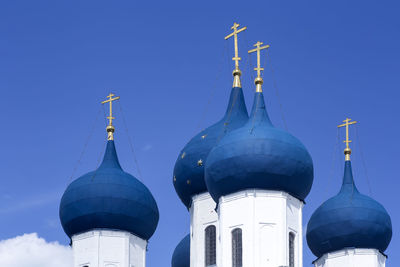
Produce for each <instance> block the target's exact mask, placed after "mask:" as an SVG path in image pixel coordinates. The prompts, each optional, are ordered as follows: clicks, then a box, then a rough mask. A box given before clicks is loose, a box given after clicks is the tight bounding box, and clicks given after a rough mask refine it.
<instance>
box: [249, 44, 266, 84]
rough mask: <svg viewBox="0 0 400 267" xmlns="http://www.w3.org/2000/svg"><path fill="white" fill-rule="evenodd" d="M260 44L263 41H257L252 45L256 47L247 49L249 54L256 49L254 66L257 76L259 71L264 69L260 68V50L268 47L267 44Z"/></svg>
mask: <svg viewBox="0 0 400 267" xmlns="http://www.w3.org/2000/svg"><path fill="white" fill-rule="evenodd" d="M262 44H263V42H257V43H255V45H254V46H255V47H256V48H254V49H252V50H249V54H250V53H253V52H256V51H257V67H256V68H254V70H256V71H257V78H261V71H262V70H264V68H261V62H260V54H261V53H260V51H261V50H263V49H267V48H269V45H264V46H261V45H262Z"/></svg>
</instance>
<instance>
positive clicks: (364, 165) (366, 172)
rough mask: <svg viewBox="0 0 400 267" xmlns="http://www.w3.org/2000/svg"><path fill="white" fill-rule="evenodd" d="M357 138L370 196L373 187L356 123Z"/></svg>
mask: <svg viewBox="0 0 400 267" xmlns="http://www.w3.org/2000/svg"><path fill="white" fill-rule="evenodd" d="M355 128H356V138H357V145H358V150H359V151H360V156H361V162H362V165H363V168H364V172H365V180H366V181H367V185H368V191H369V194H370V197H372V189H371V184H370V182H369V176H368V171H367V165H366V164H365V160H364V153H363V151H362V148H361V141H360V137H359V136H358V125H356V127H355Z"/></svg>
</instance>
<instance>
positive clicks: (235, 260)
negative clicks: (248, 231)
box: [232, 228, 242, 267]
mask: <svg viewBox="0 0 400 267" xmlns="http://www.w3.org/2000/svg"><path fill="white" fill-rule="evenodd" d="M232 267H242V229H240V228H236V229H233V231H232Z"/></svg>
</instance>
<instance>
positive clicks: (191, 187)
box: [173, 87, 249, 208]
mask: <svg viewBox="0 0 400 267" xmlns="http://www.w3.org/2000/svg"><path fill="white" fill-rule="evenodd" d="M248 117H249V116H248V113H247V109H246V104H245V101H244V97H243V91H242V88H241V87H233V88H232V91H231V94H230V98H229V104H228V107H227V109H226V112H225V115H224V117H223V118H222V119H221V120H220V121H219V122H217V123H215V124H214V125H212V126H210V127H208V128H207V129H205V130H203V131H201V132H200V133H199V134H197V135H196V136H195V137H193V138H192V139H191V140H190V141H189V143H187V145H186V146H185V147H184V148H183V149H182V151H181V153H180V154H179V156H178V159H177V160H176V163H175V168H174V176H173V182H174V187H175V191H176V193H177V194H178V196H179V198H180V199H181V201H182V202H183V204H185V206H186V207H187V208H189V207H190V206H191V202H192V196H194V195H197V194H200V193H203V192H206V191H207V187H206V184H205V181H204V166H203V164H204V162H205V161H206V159H207V156H208V153H209V152H210V151H211V149H212V148H213V147H214V146H215V145H216V144H217V143H218V141H219V140H220V139H221V138H222V137H223V136H224V135H225V134H226V133H227V132H229V131H232V130H234V129H237V128H239V127H241V126H243V125H244V124H245V123H246V121H247V119H248Z"/></svg>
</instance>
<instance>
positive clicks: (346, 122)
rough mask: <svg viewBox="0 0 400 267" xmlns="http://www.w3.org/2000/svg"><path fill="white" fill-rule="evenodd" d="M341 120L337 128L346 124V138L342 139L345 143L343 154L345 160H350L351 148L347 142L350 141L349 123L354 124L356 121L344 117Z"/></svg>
mask: <svg viewBox="0 0 400 267" xmlns="http://www.w3.org/2000/svg"><path fill="white" fill-rule="evenodd" d="M343 122H344V123H343V124H340V125H338V128H340V127H344V126H346V140H345V141H343V143H346V149H345V150H344V154H345V155H346V160H350V154H351V149H350V147H349V143H351V140H349V125H352V124H356V123H357V121H351V119H350V118H346V119H345V120H344V121H343Z"/></svg>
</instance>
